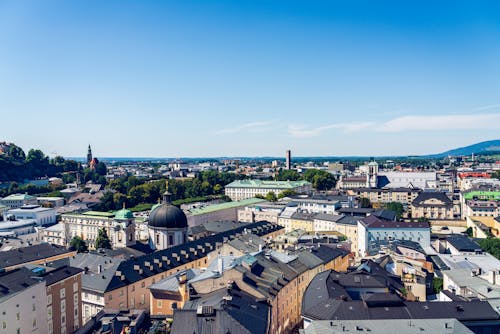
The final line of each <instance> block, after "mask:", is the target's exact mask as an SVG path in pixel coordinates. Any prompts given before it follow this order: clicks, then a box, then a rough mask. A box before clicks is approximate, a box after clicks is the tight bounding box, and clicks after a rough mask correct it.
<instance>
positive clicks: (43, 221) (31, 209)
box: [4, 205, 57, 226]
mask: <svg viewBox="0 0 500 334" xmlns="http://www.w3.org/2000/svg"><path fill="white" fill-rule="evenodd" d="M10 215H12V216H14V217H15V218H16V220H23V219H30V220H34V221H35V222H36V224H37V226H46V225H52V224H55V223H56V222H57V217H56V209H53V208H44V207H42V206H39V205H24V206H21V207H18V208H16V209H11V210H8V211H6V212H4V220H6V219H7V217H8V216H10Z"/></svg>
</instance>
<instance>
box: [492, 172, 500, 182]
mask: <svg viewBox="0 0 500 334" xmlns="http://www.w3.org/2000/svg"><path fill="white" fill-rule="evenodd" d="M491 177H492V178H494V179H498V180H500V170H497V171H495V173H493V174H491Z"/></svg>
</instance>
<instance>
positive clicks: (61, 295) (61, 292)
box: [59, 288, 66, 299]
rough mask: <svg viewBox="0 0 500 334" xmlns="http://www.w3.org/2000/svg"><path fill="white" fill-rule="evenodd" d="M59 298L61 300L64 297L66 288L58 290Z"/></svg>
mask: <svg viewBox="0 0 500 334" xmlns="http://www.w3.org/2000/svg"><path fill="white" fill-rule="evenodd" d="M59 296H60V297H61V299H63V298H65V297H66V288H62V289H61V290H59Z"/></svg>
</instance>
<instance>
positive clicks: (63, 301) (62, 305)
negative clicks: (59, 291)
mask: <svg viewBox="0 0 500 334" xmlns="http://www.w3.org/2000/svg"><path fill="white" fill-rule="evenodd" d="M65 312H66V300H64V299H63V300H61V313H65Z"/></svg>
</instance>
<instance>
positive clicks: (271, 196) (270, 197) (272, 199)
mask: <svg viewBox="0 0 500 334" xmlns="http://www.w3.org/2000/svg"><path fill="white" fill-rule="evenodd" d="M265 199H266V201H269V202H276V201H277V200H278V198H277V197H276V194H275V193H274V192H273V191H270V192H268V193H267V195H266V197H265Z"/></svg>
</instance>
